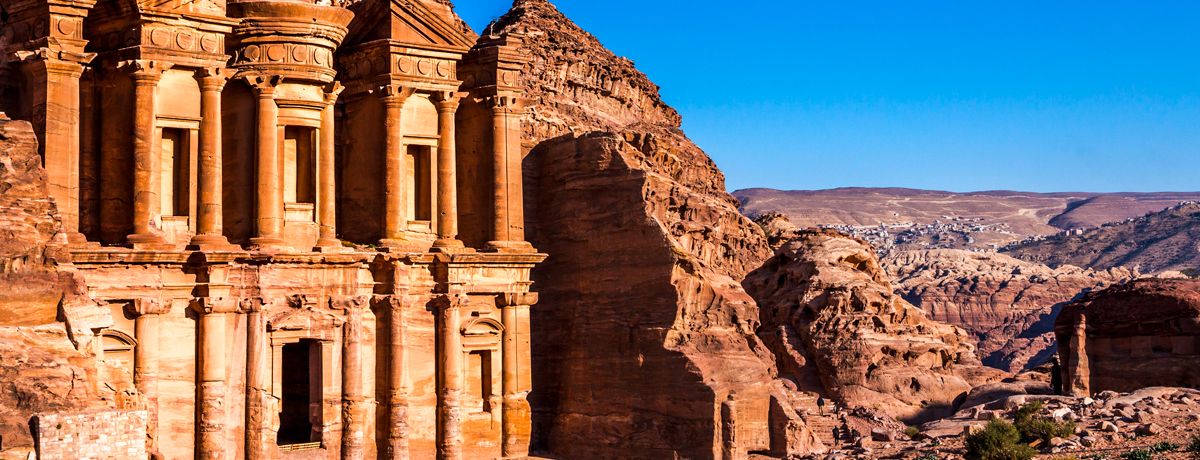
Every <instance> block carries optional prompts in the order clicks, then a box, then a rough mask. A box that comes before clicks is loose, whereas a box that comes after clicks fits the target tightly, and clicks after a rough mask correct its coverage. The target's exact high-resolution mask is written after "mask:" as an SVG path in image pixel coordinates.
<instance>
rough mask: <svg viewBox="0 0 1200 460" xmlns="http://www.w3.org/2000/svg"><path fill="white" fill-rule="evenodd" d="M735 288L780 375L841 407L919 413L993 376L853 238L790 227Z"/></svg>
mask: <svg viewBox="0 0 1200 460" xmlns="http://www.w3.org/2000/svg"><path fill="white" fill-rule="evenodd" d="M743 285H744V286H746V289H747V291H748V292H750V293H751V295H753V296H754V298H755V299H756V300H758V303H759V306H760V308H761V309H762V313H761V315H762V322H763V324H762V326H761V327H760V328H759V335H760V336H762V337H763V339H764V341H766V342H767V343H768V344H769V345H770V346H771V349H772V350H773V351H774V352H775V355H776V357H777V358H778V360H779V367H780V373H781V374H782V375H783V376H786V377H788V378H790V379H792V380H794V381H796V382H797V383H798V384H799V385H800V387H801V389H809V390H813V391H822V392H827V394H829V395H831V396H833V397H834V398H835V399H836V400H838V401H840V402H841V403H843V404H845V405H849V406H863V407H867V408H870V409H875V410H878V411H881V412H884V413H886V414H889V415H891V416H894V417H899V418H903V419H909V420H928V419H931V418H934V417H937V416H941V415H945V414H948V413H949V412H950V406H951V404H952V403H953V402H954V400H955V399H956V398H958V397H959V396H960V395H962V394H964V393H965V392H966V391H968V390H970V389H971V387H972V384H973V383H974V382H978V381H984V380H987V379H988V378H990V377H993V376H994V375H995V374H996V373H995V372H989V371H987V370H985V369H983V368H982V367H981V366H980V365H979V361H978V359H977V358H976V357H975V347H974V344H973V343H972V340H971V339H970V337H969V336H968V335H967V333H966V331H964V330H962V329H959V328H957V327H955V326H951V325H948V324H944V323H940V322H937V321H933V320H930V319H928V318H927V317H926V316H925V314H924V313H923V312H922V311H921V310H920V309H918V308H916V307H914V306H912V305H911V304H909V303H908V302H906V301H904V299H902V298H900V296H898V295H896V294H895V293H893V290H892V286H891V283H890V282H889V281H888V278H887V275H886V273H884V271H883V269H882V268H880V266H879V261H878V259H877V258H876V256H875V254H874V252H873V251H872V250H871V248H870V246H868V245H867V244H866V243H864V242H862V241H860V240H856V239H853V238H850V237H847V236H845V235H842V234H840V233H837V232H833V231H803V232H800V233H799V235H798V237H797V238H796V239H794V240H792V241H790V242H788V243H787V244H785V245H784V246H783V247H782V248H781V249H780V250H779V251H778V252H777V253H776V255H775V257H774V258H772V259H771V260H769V261H767V262H766V263H765V264H764V265H763V267H762V268H760V269H758V270H757V271H755V272H754V273H752V274H751V275H750V276H748V277H747V278H746V280H745V282H744V283H743Z"/></svg>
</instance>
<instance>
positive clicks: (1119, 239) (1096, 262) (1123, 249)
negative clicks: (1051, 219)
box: [1003, 202, 1200, 273]
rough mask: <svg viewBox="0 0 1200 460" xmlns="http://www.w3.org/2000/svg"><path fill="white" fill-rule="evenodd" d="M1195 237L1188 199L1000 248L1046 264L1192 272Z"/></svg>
mask: <svg viewBox="0 0 1200 460" xmlns="http://www.w3.org/2000/svg"><path fill="white" fill-rule="evenodd" d="M1196 241H1200V203H1194V202H1189V203H1183V204H1179V205H1177V206H1173V207H1171V208H1168V209H1164V210H1161V211H1158V212H1154V213H1150V214H1147V215H1144V216H1141V217H1138V218H1135V219H1127V220H1124V221H1120V222H1113V223H1109V224H1105V225H1102V226H1100V227H1096V228H1089V229H1082V230H1077V231H1071V232H1061V233H1057V234H1054V235H1051V236H1047V237H1044V238H1033V239H1030V240H1027V241H1022V242H1018V243H1015V244H1012V245H1010V246H1008V247H1005V248H1004V249H1003V251H1004V252H1005V253H1007V254H1009V255H1011V256H1013V257H1017V258H1020V259H1025V260H1030V261H1034V262H1039V263H1044V264H1048V265H1050V266H1060V265H1066V264H1070V265H1076V266H1080V267H1093V268H1101V269H1104V268H1111V267H1118V266H1124V267H1137V268H1138V269H1140V270H1141V271H1143V272H1146V273H1158V272H1163V271H1188V272H1191V271H1195V270H1197V268H1200V249H1197V245H1196Z"/></svg>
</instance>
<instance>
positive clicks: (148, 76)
mask: <svg viewBox="0 0 1200 460" xmlns="http://www.w3.org/2000/svg"><path fill="white" fill-rule="evenodd" d="M174 65H175V64H172V63H170V62H163V61H154V60H149V59H130V60H128V61H121V62H119V63H117V68H118V69H122V70H124V71H126V72H128V73H129V74H130V75H131V76H132V77H133V81H134V83H135V84H147V83H157V82H158V80H159V79H160V78H162V74H163V73H164V72H166V71H168V70H170V69H171V67H173V66H174Z"/></svg>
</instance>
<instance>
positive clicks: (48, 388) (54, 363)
mask: <svg viewBox="0 0 1200 460" xmlns="http://www.w3.org/2000/svg"><path fill="white" fill-rule="evenodd" d="M58 229H59V221H58V218H57V216H56V211H55V207H54V203H53V201H52V200H51V199H50V198H49V196H48V193H47V191H46V177H45V173H44V172H43V171H42V168H41V158H40V157H39V156H38V151H37V140H36V138H35V137H34V134H33V127H32V126H31V125H30V124H29V123H27V122H23V121H8V120H0V286H3V289H0V436H2V437H3V445H2V446H0V449H5V450H6V451H7V450H10V449H13V448H22V447H29V446H32V442H33V439H32V437H31V436H30V433H29V426H28V422H29V418H30V417H31V416H32V415H33V414H35V413H38V412H43V411H46V412H59V411H79V410H85V409H91V408H98V407H108V406H109V405H110V404H111V403H110V402H109V401H111V400H112V399H111V398H105V397H103V396H102V395H101V393H102V391H101V389H100V388H98V386H97V382H98V381H99V378H98V373H99V372H101V369H102V367H103V366H101V365H100V364H99V363H98V362H97V360H96V356H95V355H94V354H93V353H92V340H94V333H95V332H97V331H98V330H99V329H100V328H103V327H105V326H108V325H110V324H111V319H110V318H109V316H108V315H109V313H108V310H107V309H104V308H101V307H99V306H97V305H95V304H94V303H92V302H91V301H90V300H88V298H87V295H86V288H85V287H84V284H83V282H82V280H80V279H79V278H78V277H77V275H76V274H75V273H73V272H72V271H71V270H70V269H69V267H60V266H58V265H57V262H56V261H57V257H58V254H59V252H58V250H57V249H56V245H55V244H53V243H54V242H55V235H56V234H57V233H58ZM109 393H111V391H109ZM105 399H107V401H106V400H105Z"/></svg>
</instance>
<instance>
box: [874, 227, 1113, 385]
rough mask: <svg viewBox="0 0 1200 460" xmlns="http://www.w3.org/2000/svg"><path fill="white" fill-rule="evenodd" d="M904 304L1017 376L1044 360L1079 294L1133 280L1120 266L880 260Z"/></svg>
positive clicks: (905, 257)
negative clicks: (962, 333) (955, 331)
mask: <svg viewBox="0 0 1200 460" xmlns="http://www.w3.org/2000/svg"><path fill="white" fill-rule="evenodd" d="M882 263H883V266H884V267H885V269H886V270H887V271H888V274H889V275H890V276H891V277H892V278H893V279H894V280H896V281H895V286H896V290H897V292H898V293H900V295H901V296H903V297H904V299H905V300H907V301H909V302H911V303H912V304H913V305H916V306H917V307H919V308H921V309H922V310H924V311H925V312H926V313H927V314H928V315H929V317H930V318H931V319H934V320H936V321H943V322H947V323H950V324H954V325H956V326H960V327H962V328H964V329H966V330H967V331H968V332H970V333H971V334H972V335H973V336H975V338H976V340H978V341H979V356H980V358H981V359H982V360H983V363H984V364H986V365H989V366H992V367H996V368H999V369H1003V370H1007V371H1011V372H1016V371H1020V370H1021V369H1023V368H1026V367H1031V366H1037V365H1040V364H1042V363H1043V362H1046V361H1047V360H1049V359H1050V358H1051V357H1052V356H1053V355H1054V351H1055V347H1054V334H1053V322H1054V317H1055V315H1056V314H1057V311H1058V310H1059V309H1061V308H1062V306H1063V305H1064V304H1065V303H1066V302H1069V301H1071V300H1072V299H1074V298H1075V297H1076V296H1078V295H1080V294H1081V293H1084V292H1087V291H1089V290H1093V289H1101V288H1104V287H1105V286H1108V285H1111V284H1114V283H1120V282H1124V281H1127V280H1129V279H1133V278H1135V277H1137V273H1136V272H1134V271H1131V270H1127V269H1124V268H1115V269H1110V270H1089V269H1081V268H1077V267H1073V266H1063V267H1059V268H1057V269H1052V268H1049V267H1047V266H1045V265H1041V264H1037V263H1032V262H1026V261H1022V260H1018V259H1014V258H1012V257H1009V256H1006V255H1003V254H995V253H981V252H973V251H964V250H955V249H938V250H926V251H905V252H899V253H894V254H892V255H890V256H888V257H887V258H885V259H884V260H883V262H882Z"/></svg>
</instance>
